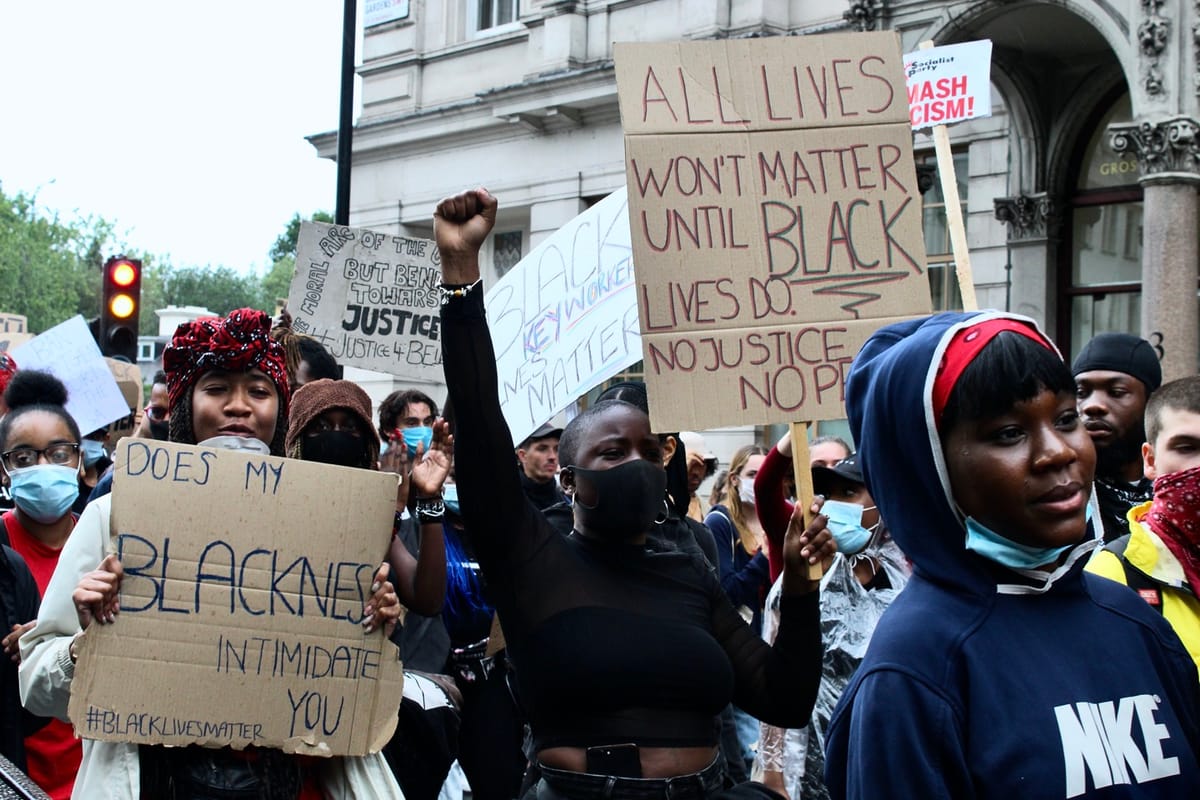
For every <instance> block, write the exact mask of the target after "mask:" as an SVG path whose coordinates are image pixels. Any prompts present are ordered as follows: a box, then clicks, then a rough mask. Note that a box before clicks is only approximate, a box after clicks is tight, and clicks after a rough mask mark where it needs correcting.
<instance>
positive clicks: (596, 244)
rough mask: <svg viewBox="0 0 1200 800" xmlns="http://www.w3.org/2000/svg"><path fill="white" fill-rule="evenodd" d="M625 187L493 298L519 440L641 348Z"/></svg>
mask: <svg viewBox="0 0 1200 800" xmlns="http://www.w3.org/2000/svg"><path fill="white" fill-rule="evenodd" d="M626 203H627V198H626V192H625V190H624V189H621V190H619V191H616V192H613V193H612V194H611V195H609V196H608V197H606V198H605V199H603V200H601V201H600V202H599V203H597V204H596V205H594V206H592V207H591V208H589V209H588V210H587V211H585V212H584V213H582V214H580V215H579V216H578V217H576V218H575V219H573V220H571V221H570V222H569V223H567V224H566V225H564V226H563V227H562V228H560V229H559V230H558V231H556V232H555V233H554V235H553V236H551V237H550V238H548V239H546V240H545V241H544V242H542V243H541V244H540V245H538V246H537V247H536V248H534V250H533V252H531V253H530V254H529V255H527V256H526V257H525V258H523V259H521V261H520V263H518V264H517V265H516V266H515V267H513V268H512V269H511V270H510V271H509V272H508V273H507V274H505V276H504V277H503V278H501V279H500V281H499V282H498V283H497V284H496V285H495V286H493V287H492V288H491V290H490V291H489V292H488V294H487V297H486V298H485V301H484V302H485V303H486V305H487V314H488V320H489V323H490V327H491V331H492V345H493V346H494V348H495V350H496V366H497V371H498V372H499V377H500V405H501V408H502V410H503V412H504V417H505V419H506V420H507V422H508V427H509V429H510V430H511V431H512V435H513V444H514V445H515V444H517V443H519V442H521V441H523V440H524V439H525V437H526V436H528V435H529V434H531V433H533V432H534V431H535V430H537V428H538V426H539V425H541V424H542V423H544V422H546V421H547V420H549V419H550V418H551V417H552V416H554V415H555V414H556V413H557V412H559V411H561V410H562V409H563V408H565V407H566V406H567V405H569V404H571V403H573V402H574V401H575V398H576V397H578V396H579V395H580V394H582V393H584V392H586V391H587V390H588V389H590V388H592V387H593V386H595V385H596V384H597V383H599V382H601V381H603V380H606V379H608V378H610V377H612V376H613V375H615V374H616V373H618V372H620V371H621V370H622V369H624V368H625V367H627V366H629V365H630V364H632V363H633V362H635V361H637V360H638V359H639V358H641V356H642V342H641V333H640V331H639V330H638V310H637V293H636V292H635V291H634V280H633V262H632V260H631V258H630V244H629V215H628V211H627V210H626Z"/></svg>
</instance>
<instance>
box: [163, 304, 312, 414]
mask: <svg viewBox="0 0 1200 800" xmlns="http://www.w3.org/2000/svg"><path fill="white" fill-rule="evenodd" d="M270 334H271V318H270V317H268V316H267V315H266V314H264V313H263V312H261V311H255V310H254V309H252V308H239V309H238V310H237V311H232V312H230V314H229V316H228V317H226V318H225V319H221V318H220V317H206V318H204V319H198V320H195V321H193V322H185V323H183V324H182V325H180V326H179V327H178V328H177V329H176V330H175V335H174V336H173V337H172V338H171V346H170V347H168V348H167V349H166V350H164V351H163V370H164V371H165V372H166V373H167V397H168V399H169V402H170V407H171V408H172V409H174V408H175V407H176V406H178V405H179V403H180V402H181V401H183V400H184V399H185V398H186V396H187V393H188V390H189V389H190V388H191V387H192V386H193V385H194V384H195V383H196V381H197V380H199V379H200V376H201V375H203V374H204V373H206V372H210V371H211V370H214V369H221V370H226V371H229V372H244V371H246V370H249V369H254V368H258V369H260V370H262V371H263V372H264V373H266V375H267V377H268V378H270V379H271V381H272V382H273V383H274V384H275V388H276V389H277V390H278V391H279V407H280V410H281V411H282V412H283V413H284V414H285V415H286V414H287V408H288V401H289V399H290V392H289V387H288V376H287V361H286V358H285V356H284V351H283V345H281V344H279V342H277V341H275V340H274V339H272V338H271V335H270Z"/></svg>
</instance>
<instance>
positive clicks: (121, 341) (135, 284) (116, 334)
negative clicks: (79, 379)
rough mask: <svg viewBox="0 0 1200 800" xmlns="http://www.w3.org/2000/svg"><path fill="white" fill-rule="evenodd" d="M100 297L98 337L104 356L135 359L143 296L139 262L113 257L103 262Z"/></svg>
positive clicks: (132, 360)
mask: <svg viewBox="0 0 1200 800" xmlns="http://www.w3.org/2000/svg"><path fill="white" fill-rule="evenodd" d="M102 291H103V296H102V299H101V305H100V326H99V335H98V336H97V339H98V342H99V345H100V352H102V353H104V355H106V356H112V357H114V358H119V359H124V360H126V361H129V362H131V363H132V362H134V361H136V360H137V336H138V311H139V308H138V306H139V305H140V301H141V296H142V262H141V261H139V260H138V259H136V258H126V257H125V256H114V257H113V258H110V259H109V260H108V261H106V262H105V263H104V285H103V287H102Z"/></svg>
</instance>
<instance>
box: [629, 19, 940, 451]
mask: <svg viewBox="0 0 1200 800" xmlns="http://www.w3.org/2000/svg"><path fill="white" fill-rule="evenodd" d="M615 57H616V69H617V89H618V93H619V97H620V106H621V119H622V126H623V127H624V129H625V133H626V136H625V154H626V173H627V185H628V187H629V212H630V229H631V236H632V245H633V258H634V263H635V264H636V265H637V278H636V280H637V284H638V287H637V291H638V306H639V311H640V320H641V329H642V348H643V358H644V360H645V369H646V383H647V390H648V392H649V395H650V410H651V417H652V420H651V421H652V423H653V425H654V427H655V429H657V430H678V429H680V428H684V429H695V430H700V429H704V428H712V427H720V426H725V425H742V424H746V423H749V422H754V423H771V422H789V421H793V420H813V419H827V418H836V417H840V416H842V415H843V413H844V412H843V388H844V382H845V375H846V372H847V371H848V368H849V364H850V361H851V360H852V359H853V358H854V355H855V353H857V351H858V349H859V347H860V346H861V344H862V343H863V342H864V341H865V340H866V338H867V337H868V336H869V335H870V334H871V333H872V332H873V331H874V330H876V329H877V328H879V327H880V326H881V325H883V324H886V323H887V322H889V321H892V320H894V319H896V318H899V317H906V316H911V315H914V314H924V313H928V312H929V310H930V297H929V284H928V279H927V278H926V277H925V250H924V239H923V236H922V231H921V199H920V194H919V192H918V190H917V182H916V171H915V168H914V164H913V156H912V141H911V139H912V136H911V132H910V129H909V124H908V107H907V103H906V99H907V97H906V94H905V92H904V88H903V78H904V73H903V69H902V63H901V58H900V46H899V38H898V37H897V36H896V34H895V33H892V32H882V33H866V34H849V35H823V36H805V37H794V38H793V37H789V38H779V39H753V40H751V39H742V40H734V41H723V42H687V43H673V44H618V45H616V46H615Z"/></svg>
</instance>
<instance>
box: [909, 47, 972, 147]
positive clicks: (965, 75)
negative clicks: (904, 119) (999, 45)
mask: <svg viewBox="0 0 1200 800" xmlns="http://www.w3.org/2000/svg"><path fill="white" fill-rule="evenodd" d="M991 74H992V43H991V40H989V39H982V40H980V41H978V42H965V43H963V44H950V45H945V46H943V47H931V48H930V49H928V50H917V51H916V52H913V53H908V54H907V55H905V56H904V75H905V78H906V79H907V83H908V108H909V119H910V121H911V122H912V127H913V130H920V129H921V128H929V127H931V126H933V125H949V124H951V123H953V122H962V121H964V120H968V119H974V118H975V117H990V116H991V115H992V84H991Z"/></svg>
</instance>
